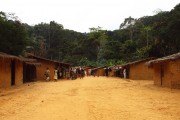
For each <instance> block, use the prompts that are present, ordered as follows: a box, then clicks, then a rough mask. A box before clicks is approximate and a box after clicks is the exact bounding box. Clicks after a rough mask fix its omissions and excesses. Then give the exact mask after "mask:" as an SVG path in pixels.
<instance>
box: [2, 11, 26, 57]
mask: <svg viewBox="0 0 180 120" xmlns="http://www.w3.org/2000/svg"><path fill="white" fill-rule="evenodd" d="M26 39H27V33H26V31H25V29H24V27H23V25H22V24H21V23H20V22H19V21H17V20H12V19H10V18H7V16H6V14H5V13H3V12H0V51H2V52H5V53H9V54H13V55H20V54H22V53H23V51H24V50H25V47H26Z"/></svg>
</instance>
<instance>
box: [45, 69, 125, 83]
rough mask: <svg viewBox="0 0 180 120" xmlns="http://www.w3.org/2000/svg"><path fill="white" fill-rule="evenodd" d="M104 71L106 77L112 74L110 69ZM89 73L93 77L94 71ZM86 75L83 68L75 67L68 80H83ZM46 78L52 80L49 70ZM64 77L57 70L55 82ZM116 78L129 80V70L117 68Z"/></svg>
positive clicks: (55, 70) (55, 71)
mask: <svg viewBox="0 0 180 120" xmlns="http://www.w3.org/2000/svg"><path fill="white" fill-rule="evenodd" d="M104 70H105V76H107V77H108V76H109V72H111V71H112V70H111V69H110V68H104ZM88 72H91V73H90V74H91V75H93V71H88ZM121 74H123V76H121ZM85 75H86V70H84V69H83V68H82V67H75V68H71V70H70V74H69V77H68V78H70V79H72V80H74V79H77V78H80V79H83V77H84V76H85ZM87 75H88V74H87ZM94 75H95V73H94ZM45 76H46V81H49V80H50V70H49V68H47V69H46V71H45ZM62 76H63V71H62V70H58V69H57V68H55V69H54V80H55V81H57V79H59V78H62ZM114 76H116V77H124V78H127V70H126V69H125V68H124V69H122V68H120V67H118V68H115V70H114Z"/></svg>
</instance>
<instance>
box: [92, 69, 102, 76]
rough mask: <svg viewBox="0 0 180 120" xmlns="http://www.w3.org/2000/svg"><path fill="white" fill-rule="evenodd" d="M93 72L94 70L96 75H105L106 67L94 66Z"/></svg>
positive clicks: (93, 73)
mask: <svg viewBox="0 0 180 120" xmlns="http://www.w3.org/2000/svg"><path fill="white" fill-rule="evenodd" d="M91 72H92V75H95V76H105V67H97V68H93V69H92V70H91Z"/></svg>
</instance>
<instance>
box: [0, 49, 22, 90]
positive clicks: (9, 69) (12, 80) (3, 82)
mask: <svg viewBox="0 0 180 120" xmlns="http://www.w3.org/2000/svg"><path fill="white" fill-rule="evenodd" d="M21 84H23V62H22V61H21V60H20V59H19V58H18V57H16V56H13V55H8V54H6V53H1V52H0V88H8V87H11V86H14V85H21Z"/></svg>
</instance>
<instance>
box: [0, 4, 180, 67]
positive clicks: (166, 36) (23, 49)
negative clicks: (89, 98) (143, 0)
mask: <svg viewBox="0 0 180 120" xmlns="http://www.w3.org/2000/svg"><path fill="white" fill-rule="evenodd" d="M89 30H90V32H89V33H80V32H76V31H73V30H68V29H64V28H63V25H62V24H59V23H57V22H55V21H51V22H50V23H40V24H37V25H34V26H30V25H28V24H25V23H21V22H20V21H19V20H18V17H16V16H15V15H14V14H8V13H5V12H0V52H5V53H8V54H13V55H25V54H26V53H33V54H35V55H37V56H40V57H45V58H48V59H52V60H59V61H62V62H68V63H71V64H73V65H75V66H77V65H82V66H83V65H93V66H104V65H107V66H110V65H115V64H122V63H126V62H130V61H135V60H139V59H144V58H148V57H162V56H166V55H170V54H173V53H177V52H180V4H178V5H176V6H175V7H174V9H172V10H171V11H160V12H158V13H157V14H155V15H153V16H143V17H141V18H132V17H128V18H126V19H125V20H124V22H123V23H120V26H119V29H118V30H114V31H107V30H102V28H101V27H99V26H98V27H94V28H89Z"/></svg>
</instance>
